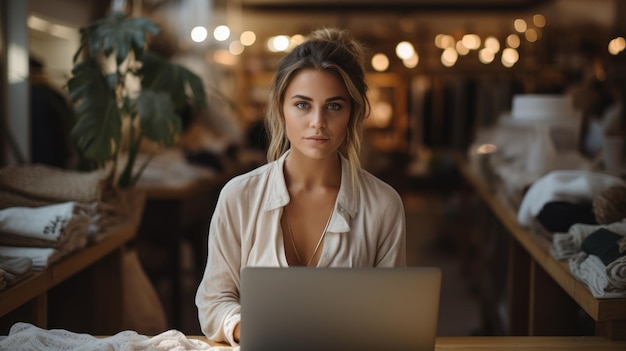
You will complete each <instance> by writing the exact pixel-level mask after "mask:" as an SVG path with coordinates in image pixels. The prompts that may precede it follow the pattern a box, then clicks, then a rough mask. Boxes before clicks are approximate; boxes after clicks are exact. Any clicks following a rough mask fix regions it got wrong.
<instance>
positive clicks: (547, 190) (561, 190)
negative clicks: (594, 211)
mask: <svg viewBox="0 0 626 351" xmlns="http://www.w3.org/2000/svg"><path fill="white" fill-rule="evenodd" d="M625 184H626V182H625V181H624V180H623V179H621V178H619V177H616V176H613V175H609V174H604V173H597V172H591V171H583V170H557V171H552V172H549V173H548V174H546V175H544V176H543V177H541V178H539V179H538V180H537V181H536V182H534V183H533V184H532V185H531V186H530V187H529V189H528V191H527V192H526V193H525V194H524V198H523V199H522V202H521V204H520V207H519V210H518V212H517V221H518V223H519V224H521V225H522V226H526V227H529V226H530V225H531V223H532V220H533V218H535V217H536V216H537V214H538V213H539V212H540V211H541V209H542V208H543V206H544V205H545V204H546V203H547V202H550V201H567V202H571V203H579V202H583V201H592V200H593V198H594V197H595V196H597V195H598V194H600V193H601V192H602V191H604V190H605V189H607V188H609V187H612V186H616V185H625Z"/></svg>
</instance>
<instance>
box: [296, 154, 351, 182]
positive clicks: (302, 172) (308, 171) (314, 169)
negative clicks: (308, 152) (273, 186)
mask: <svg viewBox="0 0 626 351" xmlns="http://www.w3.org/2000/svg"><path fill="white" fill-rule="evenodd" d="M284 167H285V181H286V182H287V187H289V188H290V189H299V190H305V191H306V190H312V189H315V188H319V187H323V188H329V187H330V188H339V185H340V184H341V159H340V157H339V153H336V154H335V155H334V156H331V157H328V158H325V159H321V160H316V159H311V158H308V157H302V155H299V154H297V153H294V152H290V153H289V155H287V159H286V160H285V166H284Z"/></svg>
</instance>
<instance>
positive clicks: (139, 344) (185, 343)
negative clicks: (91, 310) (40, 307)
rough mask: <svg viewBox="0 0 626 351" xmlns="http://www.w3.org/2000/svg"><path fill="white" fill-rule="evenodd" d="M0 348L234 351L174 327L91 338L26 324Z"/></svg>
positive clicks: (14, 330) (18, 350) (15, 328)
mask: <svg viewBox="0 0 626 351" xmlns="http://www.w3.org/2000/svg"><path fill="white" fill-rule="evenodd" d="M0 349H1V350H12V351H22V350H23V351H27V350H28V351H33V350H37V351H48V350H49V351H57V350H81V351H100V350H111V351H140V350H141V351H143V350H150V351H202V350H210V351H234V350H236V349H238V348H236V349H233V348H232V347H225V346H211V345H209V344H208V343H206V342H204V341H201V340H196V339H188V338H187V337H186V336H185V335H184V334H183V333H182V332H180V331H178V330H174V329H171V330H168V331H165V332H163V333H161V334H158V335H156V336H153V337H148V336H145V335H141V334H138V333H137V332H135V331H131V330H125V331H121V332H119V333H117V334H115V335H112V336H109V337H95V336H92V335H89V334H83V333H74V332H71V331H68V330H65V329H50V330H46V329H41V328H39V327H36V326H34V325H32V324H29V323H24V322H18V323H15V324H14V325H13V326H12V327H11V330H10V331H9V335H8V336H7V337H5V338H3V339H0Z"/></svg>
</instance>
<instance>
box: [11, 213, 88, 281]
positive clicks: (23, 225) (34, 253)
mask: <svg viewBox="0 0 626 351" xmlns="http://www.w3.org/2000/svg"><path fill="white" fill-rule="evenodd" d="M89 225H90V217H89V215H88V214H86V213H85V212H84V211H82V210H81V209H80V206H79V205H78V204H77V203H75V202H65V203H60V204H54V205H49V206H41V207H10V208H7V209H4V210H0V234H1V235H0V255H3V256H8V257H28V258H30V259H31V260H32V261H33V268H34V269H36V270H41V269H44V268H46V267H47V266H48V264H50V263H52V262H54V261H56V260H58V259H59V258H60V257H63V256H65V255H67V254H68V253H70V252H73V251H75V250H77V249H80V248H83V247H85V245H87V242H88V236H89Z"/></svg>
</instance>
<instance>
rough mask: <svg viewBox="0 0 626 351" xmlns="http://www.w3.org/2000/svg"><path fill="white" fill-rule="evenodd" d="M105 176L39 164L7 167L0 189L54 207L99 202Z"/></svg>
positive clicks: (1, 172)
mask: <svg viewBox="0 0 626 351" xmlns="http://www.w3.org/2000/svg"><path fill="white" fill-rule="evenodd" d="M107 173H108V171H107V170H97V171H92V172H80V171H71V170H67V169H62V168H56V167H51V166H47V165H42V164H32V165H18V166H9V167H5V168H2V169H0V189H1V190H4V191H9V192H13V193H17V194H22V195H24V196H25V197H30V198H34V199H40V200H47V201H51V202H55V203H58V202H67V201H76V202H91V201H96V200H100V199H101V198H102V192H103V191H104V187H105V185H106V179H107ZM0 205H1V204H0ZM3 207H4V206H3Z"/></svg>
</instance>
